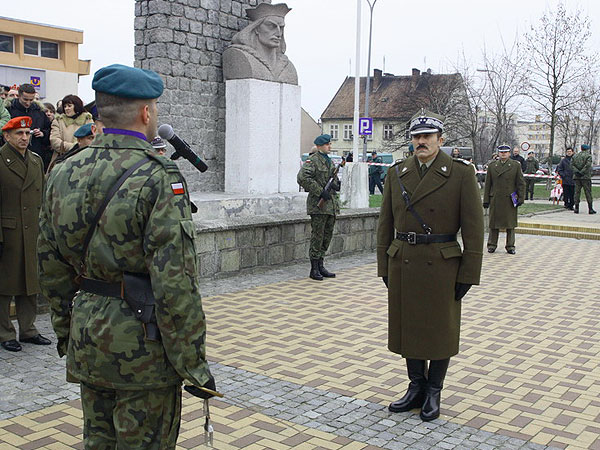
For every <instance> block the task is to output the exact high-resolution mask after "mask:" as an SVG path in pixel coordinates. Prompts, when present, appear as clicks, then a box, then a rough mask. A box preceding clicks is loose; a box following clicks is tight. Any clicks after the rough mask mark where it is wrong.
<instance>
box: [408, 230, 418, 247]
mask: <svg viewBox="0 0 600 450" xmlns="http://www.w3.org/2000/svg"><path fill="white" fill-rule="evenodd" d="M406 242H408V243H409V244H410V245H415V244H416V243H417V233H415V232H414V231H409V232H407V233H406Z"/></svg>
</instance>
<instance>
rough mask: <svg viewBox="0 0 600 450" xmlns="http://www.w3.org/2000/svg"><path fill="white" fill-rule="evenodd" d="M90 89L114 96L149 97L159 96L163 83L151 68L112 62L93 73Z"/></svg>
mask: <svg viewBox="0 0 600 450" xmlns="http://www.w3.org/2000/svg"><path fill="white" fill-rule="evenodd" d="M92 89H93V90H95V91H98V92H104V93H105V94H110V95H114V96H116V97H125V98H136V99H150V98H158V97H160V96H161V94H162V93H163V89H164V85H163V81H162V79H161V78H160V76H159V75H158V74H157V73H156V72H153V71H152V70H145V69H138V68H136V67H128V66H124V65H122V64H112V65H110V66H107V67H103V68H102V69H100V70H98V71H97V72H96V73H95V74H94V80H93V81H92Z"/></svg>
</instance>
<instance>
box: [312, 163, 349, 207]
mask: <svg viewBox="0 0 600 450" xmlns="http://www.w3.org/2000/svg"><path fill="white" fill-rule="evenodd" d="M345 165H346V161H345V160H343V159H342V162H341V163H340V164H339V165H338V166H337V167H336V168H335V169H333V174H332V175H331V178H329V181H327V184H326V185H325V188H324V189H323V191H326V192H327V193H329V192H330V191H331V185H332V184H333V182H334V181H335V179H336V178H337V175H338V172H339V171H340V167H344V166H345ZM326 201H327V200H325V199H324V198H323V197H321V198H320V199H319V203H318V204H317V206H318V207H319V209H323V207H324V206H325V202H326Z"/></svg>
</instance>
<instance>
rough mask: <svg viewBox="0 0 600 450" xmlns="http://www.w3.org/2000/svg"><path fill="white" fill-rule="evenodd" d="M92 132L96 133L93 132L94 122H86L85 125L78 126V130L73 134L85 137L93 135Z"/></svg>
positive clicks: (77, 136)
mask: <svg viewBox="0 0 600 450" xmlns="http://www.w3.org/2000/svg"><path fill="white" fill-rule="evenodd" d="M92 134H94V133H93V132H92V124H91V123H86V124H85V125H81V126H80V127H79V128H77V131H75V133H73V136H75V137H76V138H83V137H86V136H91V135H92Z"/></svg>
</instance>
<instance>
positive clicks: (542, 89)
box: [522, 3, 593, 160]
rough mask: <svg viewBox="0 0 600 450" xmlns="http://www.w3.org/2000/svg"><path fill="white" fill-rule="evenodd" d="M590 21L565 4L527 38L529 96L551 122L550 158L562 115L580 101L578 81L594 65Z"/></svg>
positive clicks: (546, 14)
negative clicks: (589, 50)
mask: <svg viewBox="0 0 600 450" xmlns="http://www.w3.org/2000/svg"><path fill="white" fill-rule="evenodd" d="M590 34H591V31H590V21H589V18H588V17H587V16H584V15H583V14H582V13H581V12H580V11H578V10H577V11H575V12H574V13H573V14H569V13H568V12H567V11H566V8H565V6H564V5H563V4H561V3H559V4H558V6H557V8H556V10H554V11H550V12H547V13H545V14H544V15H543V16H542V18H541V19H540V23H539V24H538V25H537V26H532V27H531V30H530V31H529V32H528V33H526V35H525V39H524V40H523V44H522V45H523V50H524V54H525V55H526V57H527V62H528V67H527V73H528V84H527V95H528V97H529V99H530V100H531V101H532V102H533V103H534V104H536V105H537V106H538V107H540V108H541V109H542V110H543V111H544V112H545V113H546V116H547V117H548V119H549V121H550V149H549V155H548V156H549V158H548V159H549V160H552V155H553V151H554V139H555V132H556V128H557V123H558V117H559V114H560V113H561V111H565V110H566V109H568V108H569V107H570V106H571V105H573V104H575V103H576V102H577V100H578V96H577V95H576V91H577V87H578V82H579V81H580V80H581V78H583V77H584V76H585V75H586V73H587V70H586V69H587V67H590V66H591V65H593V58H591V57H590V56H588V55H587V54H586V44H587V42H588V39H589V37H590Z"/></svg>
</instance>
